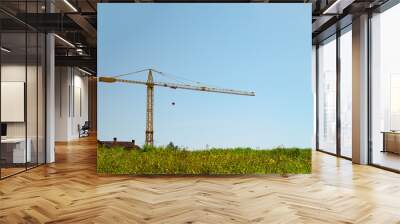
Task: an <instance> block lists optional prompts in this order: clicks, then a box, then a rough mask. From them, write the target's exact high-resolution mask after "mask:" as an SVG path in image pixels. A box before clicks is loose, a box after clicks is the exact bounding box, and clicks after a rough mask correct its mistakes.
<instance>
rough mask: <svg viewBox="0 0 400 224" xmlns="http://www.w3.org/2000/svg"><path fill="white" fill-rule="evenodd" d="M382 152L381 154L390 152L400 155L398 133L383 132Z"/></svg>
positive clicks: (399, 134) (399, 137)
mask: <svg viewBox="0 0 400 224" xmlns="http://www.w3.org/2000/svg"><path fill="white" fill-rule="evenodd" d="M382 134H383V150H382V152H392V153H396V154H400V132H397V131H383V132H382Z"/></svg>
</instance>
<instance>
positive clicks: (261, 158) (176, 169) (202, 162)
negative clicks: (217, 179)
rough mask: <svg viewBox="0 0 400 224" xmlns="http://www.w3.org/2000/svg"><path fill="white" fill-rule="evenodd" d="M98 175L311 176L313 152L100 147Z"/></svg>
mask: <svg viewBox="0 0 400 224" xmlns="http://www.w3.org/2000/svg"><path fill="white" fill-rule="evenodd" d="M97 172H98V173H104V174H129V175H150V174H152V175H154V174H155V175H181V174H184V175H186V174H188V175H225V174H307V173H311V149H302V148H283V147H279V148H274V149H267V150H258V149H257V150H255V149H251V148H231V149H219V148H212V149H209V150H196V151H191V150H186V149H180V148H177V147H170V146H166V147H163V146H161V147H153V146H144V147H143V148H142V149H140V150H136V149H132V150H128V149H124V148H122V147H111V148H108V147H105V146H102V145H99V146H98V150H97Z"/></svg>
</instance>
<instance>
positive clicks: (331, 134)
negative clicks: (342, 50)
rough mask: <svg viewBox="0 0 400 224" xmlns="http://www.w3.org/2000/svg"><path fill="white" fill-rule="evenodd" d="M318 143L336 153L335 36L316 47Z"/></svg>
mask: <svg viewBox="0 0 400 224" xmlns="http://www.w3.org/2000/svg"><path fill="white" fill-rule="evenodd" d="M318 107H319V108H318V116H319V118H318V121H319V122H318V145H319V150H323V151H326V152H330V153H336V36H332V37H331V38H329V39H328V40H327V41H325V42H323V43H321V44H320V45H319V47H318Z"/></svg>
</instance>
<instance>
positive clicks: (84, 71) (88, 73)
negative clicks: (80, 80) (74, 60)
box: [78, 67, 93, 75]
mask: <svg viewBox="0 0 400 224" xmlns="http://www.w3.org/2000/svg"><path fill="white" fill-rule="evenodd" d="M78 70H79V71H81V72H83V73H85V74H86V75H93V74H92V73H90V72H88V71H86V70H83V69H81V68H79V67H78Z"/></svg>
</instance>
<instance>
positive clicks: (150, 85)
mask: <svg viewBox="0 0 400 224" xmlns="http://www.w3.org/2000/svg"><path fill="white" fill-rule="evenodd" d="M141 71H144V70H141ZM148 71H149V72H148V74H147V81H146V82H144V81H138V80H126V79H119V78H115V77H99V78H98V80H99V81H100V82H108V83H113V82H122V83H130V84H142V85H146V86H147V104H146V145H153V144H154V139H153V134H154V131H153V114H154V111H153V108H154V100H153V99H154V87H155V86H160V87H169V88H172V89H187V90H195V91H204V92H214V93H224V94H234V95H242V96H255V93H254V92H248V91H240V90H233V89H221V88H215V87H207V86H193V85H188V84H178V83H167V82H155V81H154V80H153V73H152V71H154V72H157V73H160V74H162V73H161V72H158V71H156V70H153V69H148Z"/></svg>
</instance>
